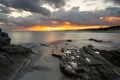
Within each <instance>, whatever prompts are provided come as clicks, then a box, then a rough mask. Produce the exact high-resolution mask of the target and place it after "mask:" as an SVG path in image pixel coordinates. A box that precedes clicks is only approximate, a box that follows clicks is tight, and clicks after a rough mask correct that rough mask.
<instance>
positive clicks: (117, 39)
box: [9, 32, 120, 80]
mask: <svg viewBox="0 0 120 80" xmlns="http://www.w3.org/2000/svg"><path fill="white" fill-rule="evenodd" d="M9 36H10V37H11V39H12V41H11V42H12V43H13V44H21V43H22V44H24V43H25V44H26V43H35V44H36V43H37V44H40V43H51V42H57V45H59V44H61V43H59V42H60V41H64V40H68V39H70V40H73V42H72V43H69V46H76V47H82V46H84V45H88V44H92V45H94V46H95V47H98V48H101V49H111V48H112V49H120V33H93V32H9ZM90 38H94V39H97V40H103V41H108V43H97V42H94V41H89V40H88V39H90ZM39 48H40V49H41V46H40V45H39V47H38V52H39V53H41V52H42V53H43V55H42V56H41V57H40V58H38V59H37V60H36V61H35V62H34V63H33V64H32V65H31V67H32V66H41V67H44V68H50V69H51V70H50V71H47V72H46V71H44V70H43V71H39V70H38V71H33V72H29V69H28V72H27V73H25V74H24V75H23V76H21V77H19V78H16V79H15V80H62V77H61V72H60V69H59V60H58V59H56V58H54V57H52V56H50V54H49V53H50V50H49V49H50V48H49V47H48V48H44V47H43V48H42V51H41V50H40V51H39ZM23 73H24V72H22V73H20V74H23Z"/></svg>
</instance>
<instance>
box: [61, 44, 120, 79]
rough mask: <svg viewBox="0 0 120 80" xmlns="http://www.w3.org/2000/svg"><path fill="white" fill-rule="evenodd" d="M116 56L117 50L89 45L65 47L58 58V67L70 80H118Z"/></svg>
mask: <svg viewBox="0 0 120 80" xmlns="http://www.w3.org/2000/svg"><path fill="white" fill-rule="evenodd" d="M107 56H108V57H107ZM118 57H120V52H119V51H117V50H116V51H106V50H99V49H95V48H94V47H93V46H91V45H88V46H84V47H82V48H77V49H76V48H73V49H69V48H66V49H65V51H64V53H63V55H61V58H60V69H61V71H62V72H63V74H64V75H66V76H67V77H69V78H70V79H71V80H120V69H119V65H120V59H119V58H118ZM65 80H67V79H65Z"/></svg>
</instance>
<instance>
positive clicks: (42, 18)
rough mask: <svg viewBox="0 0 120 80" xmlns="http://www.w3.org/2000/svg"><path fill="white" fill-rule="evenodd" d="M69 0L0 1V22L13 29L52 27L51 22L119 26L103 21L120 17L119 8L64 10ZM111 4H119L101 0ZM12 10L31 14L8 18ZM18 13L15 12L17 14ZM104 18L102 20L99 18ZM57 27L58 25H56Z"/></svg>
mask: <svg viewBox="0 0 120 80" xmlns="http://www.w3.org/2000/svg"><path fill="white" fill-rule="evenodd" d="M67 1H69V0H0V22H2V23H4V24H5V25H9V26H13V28H14V27H16V28H17V27H21V26H22V27H23V26H24V27H30V26H36V25H48V26H54V25H57V24H53V23H52V21H57V22H61V23H62V22H65V21H67V22H71V23H73V24H78V25H114V24H119V21H120V20H118V21H116V22H110V21H106V20H104V18H106V17H111V16H112V17H120V7H119V6H114V5H113V6H107V7H105V8H104V9H100V10H97V9H95V10H92V11H81V7H80V6H73V7H72V8H71V9H69V10H65V7H64V6H65V5H66V2H67ZM95 1H97V0H94V1H92V3H90V0H84V2H83V3H86V5H87V6H92V5H95V4H96V3H97V2H95ZM104 1H106V2H112V3H113V4H116V5H117V4H119V3H120V1H119V0H103V2H104ZM94 2H95V3H94ZM44 4H47V5H49V6H51V7H52V8H53V9H58V10H57V11H53V12H52V11H51V10H49V8H46V7H43V5H44ZM88 4H89V5H88ZM10 8H14V9H15V10H17V11H19V12H21V11H26V12H31V13H32V14H31V15H28V16H25V17H23V16H19V17H13V16H8V15H9V14H10V13H11V12H12V10H11V9H10ZM19 12H17V13H18V14H19ZM101 17H104V18H101ZM58 25H59V24H58Z"/></svg>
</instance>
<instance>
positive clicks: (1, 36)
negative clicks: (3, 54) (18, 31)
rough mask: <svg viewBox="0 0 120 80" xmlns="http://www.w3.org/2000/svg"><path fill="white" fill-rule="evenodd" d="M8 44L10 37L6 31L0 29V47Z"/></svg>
mask: <svg viewBox="0 0 120 80" xmlns="http://www.w3.org/2000/svg"><path fill="white" fill-rule="evenodd" d="M7 45H10V38H9V36H8V34H7V33H5V32H2V30H1V29H0V47H2V46H7Z"/></svg>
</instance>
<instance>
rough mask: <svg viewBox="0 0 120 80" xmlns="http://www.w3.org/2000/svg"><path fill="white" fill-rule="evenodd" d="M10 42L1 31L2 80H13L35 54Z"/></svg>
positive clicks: (6, 35) (0, 64) (0, 61)
mask: <svg viewBox="0 0 120 80" xmlns="http://www.w3.org/2000/svg"><path fill="white" fill-rule="evenodd" d="M10 40H11V39H10V37H9V36H8V34H7V33H5V32H2V30H1V29H0V80H13V79H14V78H15V76H16V74H17V73H18V72H19V70H20V69H21V68H22V67H23V66H24V65H25V64H26V62H27V61H28V60H29V59H31V54H33V52H32V51H31V50H30V49H29V48H25V47H22V46H20V45H11V44H10Z"/></svg>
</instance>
